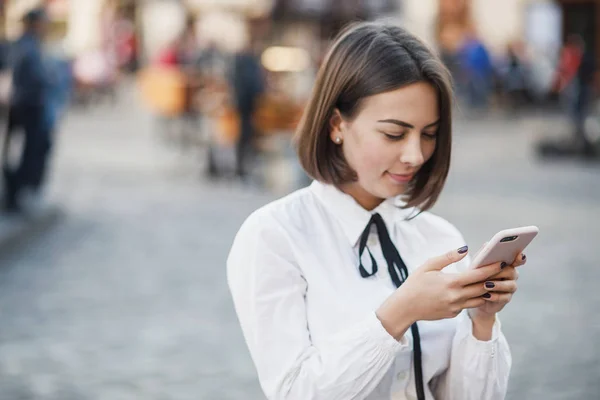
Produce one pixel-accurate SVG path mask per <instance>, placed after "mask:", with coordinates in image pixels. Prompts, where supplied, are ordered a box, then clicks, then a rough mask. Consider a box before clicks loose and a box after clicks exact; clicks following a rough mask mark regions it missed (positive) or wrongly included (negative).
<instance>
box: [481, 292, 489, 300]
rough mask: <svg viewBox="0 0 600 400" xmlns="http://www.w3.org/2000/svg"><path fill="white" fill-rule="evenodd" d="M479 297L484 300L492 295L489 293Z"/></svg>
mask: <svg viewBox="0 0 600 400" xmlns="http://www.w3.org/2000/svg"><path fill="white" fill-rule="evenodd" d="M481 297H483V298H484V299H489V298H490V297H492V295H491V294H489V293H484V294H483V296H481Z"/></svg>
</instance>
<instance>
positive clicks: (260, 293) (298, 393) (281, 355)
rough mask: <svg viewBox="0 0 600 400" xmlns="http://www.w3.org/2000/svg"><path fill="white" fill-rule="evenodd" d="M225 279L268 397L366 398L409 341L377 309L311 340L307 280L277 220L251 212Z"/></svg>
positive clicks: (308, 399) (301, 399)
mask: <svg viewBox="0 0 600 400" xmlns="http://www.w3.org/2000/svg"><path fill="white" fill-rule="evenodd" d="M227 275H228V283H229V287H230V290H231V293H232V296H233V301H234V305H235V309H236V312H237V315H238V318H239V321H240V324H241V327H242V331H243V334H244V337H245V339H246V343H247V345H248V348H249V350H250V354H251V356H252V359H253V361H254V364H255V366H256V369H257V372H258V377H259V380H260V384H261V386H262V389H263V391H264V392H265V395H266V396H267V398H268V399H271V400H274V399H289V400H292V399H294V400H317V399H323V400H336V399H339V400H350V399H364V398H365V397H367V396H368V395H369V393H371V392H372V391H373V390H374V389H375V387H376V386H377V385H378V383H379V382H380V381H381V379H382V378H383V377H384V375H385V374H386V373H387V371H388V369H389V368H390V366H391V364H392V362H393V360H394V358H395V355H396V354H397V353H398V352H399V351H411V344H410V343H409V340H408V339H407V338H406V337H404V338H403V339H402V340H401V341H396V340H395V339H394V338H393V337H392V336H390V335H389V334H388V332H387V331H386V330H385V329H384V328H383V326H382V325H381V323H380V321H379V320H378V319H377V317H376V316H375V314H374V313H370V314H367V315H365V316H364V318H363V319H362V321H361V322H360V323H358V324H356V325H355V326H352V327H350V328H349V329H346V330H343V331H340V332H337V333H336V334H333V335H332V336H331V337H330V338H329V339H328V340H327V341H326V342H327V344H326V345H323V346H321V347H316V346H315V345H313V343H312V342H311V338H310V330H309V328H308V322H307V317H306V312H307V310H306V305H305V295H306V290H307V282H306V281H305V279H304V277H303V275H302V272H301V270H300V269H299V268H298V266H297V265H295V262H294V258H293V251H292V248H291V246H290V240H289V239H287V238H286V235H285V231H284V229H282V228H281V227H280V226H278V224H276V223H274V222H270V223H269V221H265V220H264V219H261V218H260V217H259V216H258V215H256V214H255V215H253V216H251V217H250V218H249V220H248V221H246V223H245V224H244V225H243V226H242V228H241V229H240V231H239V232H238V235H237V236H236V239H235V241H234V244H233V247H232V250H231V252H230V255H229V258H228V261H227Z"/></svg>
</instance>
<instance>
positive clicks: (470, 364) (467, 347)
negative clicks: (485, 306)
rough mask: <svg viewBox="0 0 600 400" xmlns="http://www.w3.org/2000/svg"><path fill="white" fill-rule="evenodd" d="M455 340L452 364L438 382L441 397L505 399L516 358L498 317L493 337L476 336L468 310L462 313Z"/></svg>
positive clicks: (436, 386)
mask: <svg viewBox="0 0 600 400" xmlns="http://www.w3.org/2000/svg"><path fill="white" fill-rule="evenodd" d="M457 318H458V326H457V329H456V333H455V335H454V340H453V343H452V353H451V356H450V366H449V368H448V370H446V372H445V373H444V375H442V376H441V377H440V378H439V379H438V381H437V382H436V385H435V393H436V398H438V399H441V400H503V399H504V398H505V396H506V390H507V387H508V377H509V374H510V368H511V364H512V358H511V354H510V349H509V347H508V343H507V341H506V339H505V337H504V335H503V334H502V331H501V329H500V321H499V320H498V318H497V317H496V322H495V323H494V327H493V331H492V339H491V340H489V341H485V342H484V341H480V340H477V339H476V338H475V337H474V336H473V323H472V322H471V318H470V317H469V315H468V313H467V311H463V312H462V313H461V314H460V315H459V316H458V317H457Z"/></svg>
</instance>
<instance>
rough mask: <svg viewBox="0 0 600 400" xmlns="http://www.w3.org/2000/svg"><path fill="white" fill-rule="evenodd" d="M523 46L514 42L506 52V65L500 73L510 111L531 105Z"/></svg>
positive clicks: (527, 70)
mask: <svg viewBox="0 0 600 400" xmlns="http://www.w3.org/2000/svg"><path fill="white" fill-rule="evenodd" d="M524 53H525V50H524V45H523V43H521V42H518V41H514V42H511V43H509V45H508V46H507V50H506V64H505V68H504V70H503V71H502V72H503V73H502V89H503V92H504V94H505V96H506V100H507V101H508V106H509V107H510V109H511V110H512V111H516V110H519V109H521V108H522V107H523V106H525V105H530V104H532V103H533V101H534V99H533V96H532V93H531V88H530V78H529V65H528V62H527V60H526V58H525V54H524Z"/></svg>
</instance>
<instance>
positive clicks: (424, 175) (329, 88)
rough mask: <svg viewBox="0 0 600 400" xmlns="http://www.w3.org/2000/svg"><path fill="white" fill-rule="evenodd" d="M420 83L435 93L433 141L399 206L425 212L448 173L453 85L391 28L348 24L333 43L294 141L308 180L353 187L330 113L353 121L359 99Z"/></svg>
mask: <svg viewBox="0 0 600 400" xmlns="http://www.w3.org/2000/svg"><path fill="white" fill-rule="evenodd" d="M423 81H424V82H428V83H430V84H431V85H432V86H433V87H434V88H435V89H436V90H437V93H438V104H439V115H440V125H439V131H438V135H437V137H438V138H437V142H436V148H435V151H434V153H433V155H432V157H431V158H430V159H429V160H428V161H427V162H426V163H425V164H424V165H423V166H422V167H421V169H420V170H419V172H418V173H417V175H415V177H414V178H413V180H412V182H411V183H410V184H409V187H408V189H407V191H406V193H405V194H404V200H405V201H406V205H405V208H409V207H417V208H419V209H420V210H421V211H425V210H428V209H430V208H431V207H432V206H433V205H434V204H435V202H436V201H437V199H438V197H439V195H440V192H441V191H442V188H443V186H444V183H445V181H446V177H447V176H448V170H449V168H450V152H451V146H452V99H453V92H452V81H451V77H450V73H449V72H448V70H447V69H446V67H445V66H444V65H443V63H442V62H441V61H440V59H439V58H438V57H437V56H436V55H435V54H434V53H433V52H432V51H431V50H430V49H429V48H428V47H427V45H425V44H424V43H423V42H422V41H421V40H419V39H418V38H417V37H415V36H414V35H413V34H411V33H409V32H408V31H406V30H405V29H403V28H401V27H399V26H395V25H393V24H391V23H387V22H382V21H377V22H361V23H356V24H352V25H350V26H349V27H347V28H346V29H344V30H343V31H342V32H341V33H340V34H339V35H338V36H337V38H336V39H335V40H334V43H333V45H332V46H331V48H330V49H329V52H328V53H327V55H326V57H325V60H324V62H323V65H322V66H321V68H320V70H319V73H318V75H317V79H316V82H315V86H314V88H313V92H312V94H311V98H310V100H309V102H308V105H307V107H306V109H305V110H304V114H303V116H302V119H301V121H300V123H299V126H298V128H297V130H296V135H295V138H294V141H295V144H296V148H297V151H298V155H299V158H300V163H301V164H302V167H303V168H304V170H305V171H306V172H307V173H308V175H310V176H311V177H312V178H313V179H316V180H318V181H321V182H324V183H329V184H333V185H335V186H337V187H339V186H340V185H342V184H345V183H349V182H353V181H356V180H357V175H356V172H355V171H353V170H352V169H351V168H350V166H349V165H348V164H347V162H346V160H345V158H344V155H343V153H342V149H341V146H336V145H335V144H334V143H333V142H332V141H331V139H330V137H329V121H330V118H331V117H332V115H333V113H334V111H335V109H338V110H339V112H340V114H341V115H342V117H343V118H345V119H347V120H352V118H353V117H355V116H356V115H357V114H358V112H359V111H360V107H361V101H362V100H363V99H364V98H366V97H369V96H373V95H376V94H380V93H384V92H388V91H392V90H395V89H398V88H401V87H403V86H407V85H410V84H413V83H416V82H423Z"/></svg>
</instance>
